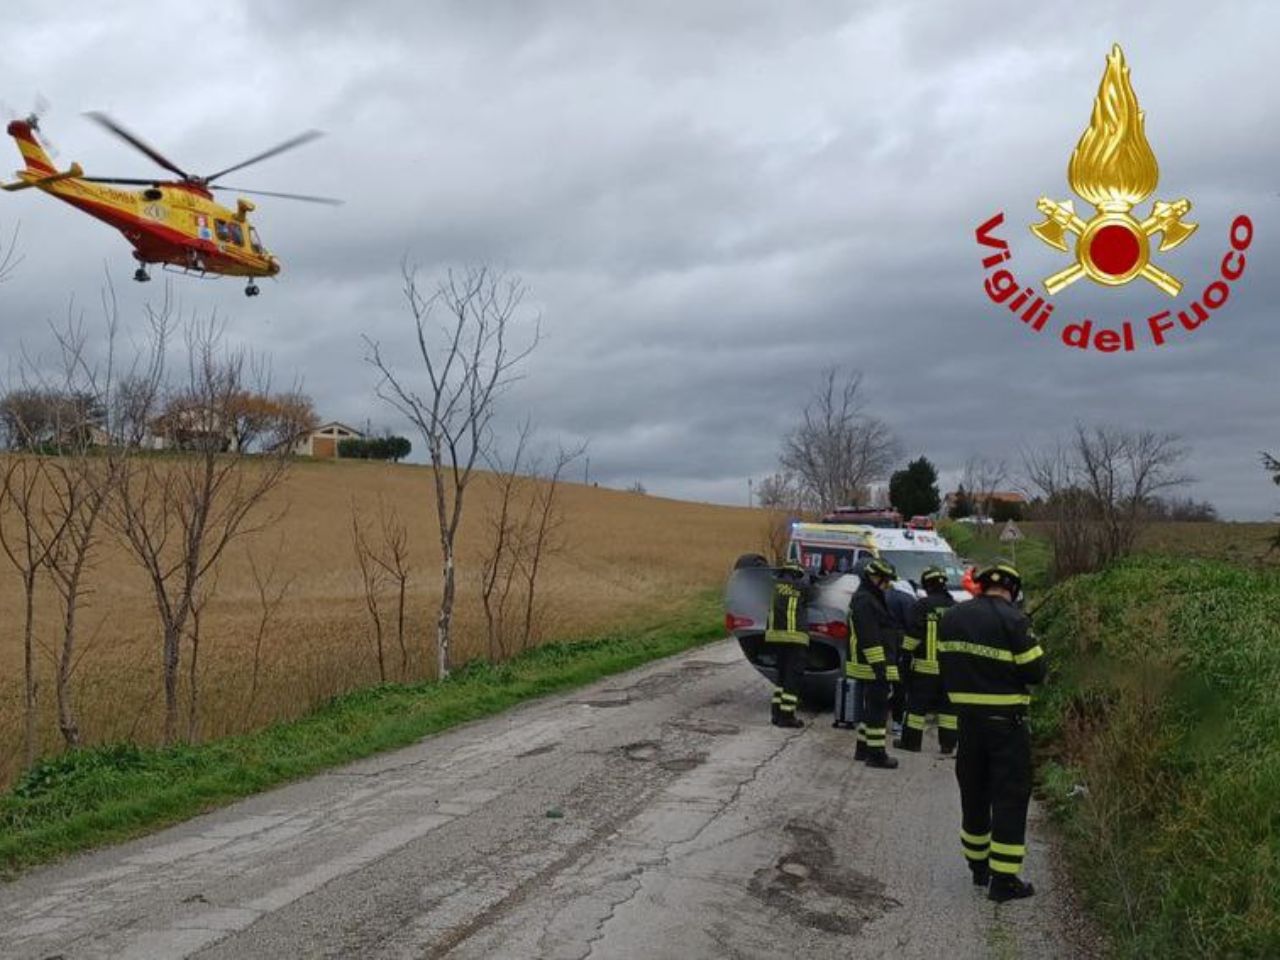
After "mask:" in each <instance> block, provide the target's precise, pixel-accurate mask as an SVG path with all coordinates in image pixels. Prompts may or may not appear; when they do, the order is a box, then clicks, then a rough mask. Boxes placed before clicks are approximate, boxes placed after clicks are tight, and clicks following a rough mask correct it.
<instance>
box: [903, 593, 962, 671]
mask: <svg viewBox="0 0 1280 960" xmlns="http://www.w3.org/2000/svg"><path fill="white" fill-rule="evenodd" d="M953 606H955V600H954V599H953V598H952V596H951V593H950V592H949V591H947V590H930V591H929V592H928V593H927V594H925V596H923V597H921V598H920V599H919V600H917V601H916V603H915V607H914V608H913V609H912V611H911V623H910V625H909V633H910V635H909V636H908V637H907V638H906V639H905V640H903V642H902V649H904V650H906V651H907V652H908V653H910V654H912V655H913V658H912V660H911V672H912V673H927V674H930V675H932V676H937V674H938V622H939V621H940V620H941V619H942V614H943V613H944V612H945V611H946V610H947V608H949V607H953Z"/></svg>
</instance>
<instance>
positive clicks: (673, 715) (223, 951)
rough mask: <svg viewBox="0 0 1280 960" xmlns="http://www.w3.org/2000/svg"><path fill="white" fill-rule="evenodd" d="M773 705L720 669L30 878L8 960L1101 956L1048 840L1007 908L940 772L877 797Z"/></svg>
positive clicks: (301, 787)
mask: <svg viewBox="0 0 1280 960" xmlns="http://www.w3.org/2000/svg"><path fill="white" fill-rule="evenodd" d="M767 697H768V688H767V686H766V684H765V682H764V681H763V680H762V679H760V678H759V677H758V676H757V675H756V674H755V672H754V671H753V670H751V668H750V667H748V666H747V665H746V663H745V662H744V661H743V660H742V659H741V658H740V656H739V655H738V653H737V651H736V648H735V647H733V646H732V645H731V644H730V643H728V642H723V643H720V644H717V645H715V646H712V647H707V648H703V649H701V650H697V651H694V652H691V653H689V654H686V655H683V656H680V657H676V658H673V659H670V660H666V661H662V662H660V663H658V664H654V665H651V666H649V667H645V668H642V669H640V670H636V671H633V672H632V673H629V674H624V675H621V676H616V677H612V678H610V679H608V680H606V681H602V682H600V683H598V684H596V685H594V686H591V687H588V688H585V689H582V690H579V691H576V692H573V693H570V694H567V695H563V696H557V697H553V698H549V699H546V700H542V701H539V702H537V703H534V704H530V705H528V706H526V707H522V708H519V709H516V710H512V711H510V712H508V713H506V714H503V715H501V716H498V717H494V718H492V719H490V720H486V721H482V722H479V723H475V724H472V725H470V726H466V727H463V728H459V729H457V730H454V731H452V732H450V733H447V734H444V735H441V736H437V737H433V738H431V739H428V740H424V741H423V742H421V743H419V744H417V745H415V746H413V747H409V748H407V749H404V750H400V751H397V752H395V753H390V754H385V755H383V756H379V757H376V758H374V759H371V760H367V761H363V762H361V763H357V764H354V765H352V766H349V767H345V768H343V769H340V770H335V771H333V772H332V773H328V774H324V775H322V776H318V777H315V778H313V779H311V780H308V781H305V782H302V783H298V784H294V785H292V786H288V787H284V788H282V789H278V790H274V791H271V792H270V793H266V794H263V795H261V796H259V797H255V798H252V799H250V800H247V801H244V802H242V803H239V804H236V805H235V806H233V807H229V808H227V809H225V810H222V811H219V812H217V813H213V814H209V815H206V816H203V817H199V818H197V819H195V820H192V821H190V822H189V823H186V824H183V825H181V826H178V827H175V828H172V829H169V830H166V831H164V832H162V833H158V834H156V835H154V836H151V837H148V838H145V839H142V840H138V841H135V842H131V843H127V844H123V845H121V846H118V847H114V848H111V849H108V850H103V851H100V852H97V853H93V854H89V855H85V856H81V857H77V858H75V859H72V860H69V861H67V862H65V863H62V864H58V865H55V866H52V867H49V868H45V869H41V870H37V871H33V872H31V873H30V874H28V875H26V876H25V877H23V878H21V879H20V880H18V881H16V882H13V883H11V884H8V885H6V886H3V887H0V955H2V956H4V957H6V958H13V960H17V958H31V960H52V958H62V960H89V958H107V957H110V958H116V960H125V958H147V960H162V958H177V957H193V956H194V957H200V958H206V960H214V958H254V960H262V958H272V960H276V958H292V957H359V958H391V957H396V958H400V957H404V958H409V957H412V958H432V957H449V958H457V960H462V958H486V960H493V958H513V960H514V958H520V960H528V958H585V957H597V958H630V957H636V958H673V960H674V958H680V960H691V958H702V957H708V958H757V957H759V958H766V957H767V958H778V957H784V958H793V957H794V958H827V957H830V958H837V957H839V958H841V960H843V958H847V957H852V956H856V957H860V958H872V957H893V958H899V960H905V958H912V957H922V958H926V957H927V958H930V960H936V958H939V957H946V958H949V960H960V958H969V957H973V958H979V957H980V958H987V957H997V958H1015V957H1036V958H1052V957H1079V956H1089V955H1092V954H1094V951H1093V950H1092V949H1091V948H1090V946H1089V944H1090V943H1091V942H1092V941H1091V940H1089V939H1088V932H1087V929H1086V927H1085V925H1084V924H1083V923H1082V921H1081V920H1080V919H1079V917H1078V916H1077V915H1076V914H1075V913H1074V911H1073V909H1072V906H1071V904H1070V902H1069V899H1068V898H1067V897H1066V896H1065V894H1064V892H1063V888H1062V886H1061V883H1060V878H1059V875H1058V873H1057V871H1056V869H1055V868H1054V867H1053V866H1052V864H1051V859H1052V858H1051V856H1050V853H1049V852H1048V850H1047V844H1046V841H1045V838H1044V836H1043V831H1042V830H1041V829H1040V821H1039V817H1038V815H1036V814H1034V812H1033V830H1032V837H1031V849H1030V854H1029V858H1028V863H1027V870H1026V875H1027V876H1028V877H1030V878H1031V879H1033V880H1034V881H1035V882H1036V885H1037V887H1038V888H1039V889H1040V890H1041V893H1040V894H1038V895H1037V896H1036V897H1035V898H1034V899H1033V900H1030V901H1025V902H1020V903H1015V904H1010V905H1006V906H1002V907H996V906H994V905H992V904H990V903H989V902H988V901H986V900H985V899H984V898H983V897H982V896H981V895H980V893H979V892H978V891H977V890H975V889H974V888H973V887H972V886H971V884H970V883H969V878H968V871H967V870H966V868H965V866H964V863H963V859H962V857H961V855H960V851H959V845H958V839H957V829H958V825H959V803H958V797H957V792H956V786H955V781H954V774H953V766H954V764H953V762H952V761H948V760H945V759H942V758H940V757H938V756H936V755H934V754H930V753H925V754H920V755H906V756H904V757H903V763H902V767H901V768H899V769H898V770H897V771H892V772H890V771H881V770H868V769H866V768H865V767H864V766H862V765H861V764H857V765H855V764H854V763H853V762H852V761H851V759H850V758H851V755H852V750H853V740H852V736H851V734H849V733H847V732H844V731H839V730H833V729H832V728H831V727H830V726H829V718H819V720H818V722H816V723H814V724H811V725H810V726H809V727H807V728H806V729H804V730H802V731H783V730H778V729H775V728H773V727H771V726H769V724H768V722H767V720H768V717H767V714H768V706H767ZM926 743H927V744H928V745H929V746H931V747H934V748H935V749H936V743H935V742H934V741H933V737H932V734H930V735H929V739H928V740H927V741H926Z"/></svg>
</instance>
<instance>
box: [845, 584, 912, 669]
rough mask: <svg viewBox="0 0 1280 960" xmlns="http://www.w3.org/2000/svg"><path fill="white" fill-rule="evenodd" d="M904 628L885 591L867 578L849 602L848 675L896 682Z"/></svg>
mask: <svg viewBox="0 0 1280 960" xmlns="http://www.w3.org/2000/svg"><path fill="white" fill-rule="evenodd" d="M901 644H902V629H901V628H900V627H899V626H898V622H897V620H896V619H895V618H894V616H893V614H892V613H890V612H889V607H888V604H887V603H886V602H885V598H884V594H883V593H882V592H881V591H880V590H879V589H878V588H877V587H875V586H874V585H873V584H872V583H871V582H870V581H869V580H867V578H865V577H863V579H862V583H861V585H860V586H859V587H858V589H857V590H855V591H854V594H853V599H852V600H850V601H849V659H848V661H847V662H846V663H845V674H846V675H847V676H849V677H852V678H854V679H855V680H889V681H893V682H895V683H896V682H897V681H898V680H900V679H901V677H900V676H899V674H898V650H899V648H900V646H901Z"/></svg>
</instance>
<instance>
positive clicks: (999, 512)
mask: <svg viewBox="0 0 1280 960" xmlns="http://www.w3.org/2000/svg"><path fill="white" fill-rule="evenodd" d="M991 519H992V520H994V521H995V522H996V523H1004V522H1005V521H1007V520H1012V521H1014V522H1015V523H1021V522H1022V504H1020V503H1016V502H1014V501H1011V500H993V501H992V502H991Z"/></svg>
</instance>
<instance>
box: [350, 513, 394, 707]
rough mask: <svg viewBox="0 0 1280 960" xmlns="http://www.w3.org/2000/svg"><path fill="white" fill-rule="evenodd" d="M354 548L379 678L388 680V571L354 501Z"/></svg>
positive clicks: (352, 519) (352, 528)
mask: <svg viewBox="0 0 1280 960" xmlns="http://www.w3.org/2000/svg"><path fill="white" fill-rule="evenodd" d="M351 547H352V549H353V550H354V551H355V554H356V568H357V569H358V570H359V572H360V587H361V591H362V593H363V595H364V605H365V609H366V610H368V611H369V619H370V620H371V621H372V622H373V649H374V653H375V655H376V656H377V660H378V680H379V681H380V682H382V683H386V682H387V658H386V655H385V653H384V651H383V648H382V590H383V585H384V582H385V577H386V572H385V570H384V569H383V567H382V565H381V564H380V563H378V562H377V561H376V560H375V559H374V549H373V547H372V546H371V545H370V544H369V539H368V535H367V534H366V533H365V529H364V523H363V522H362V521H361V519H360V509H359V507H357V506H356V503H355V501H354V500H352V502H351Z"/></svg>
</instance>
